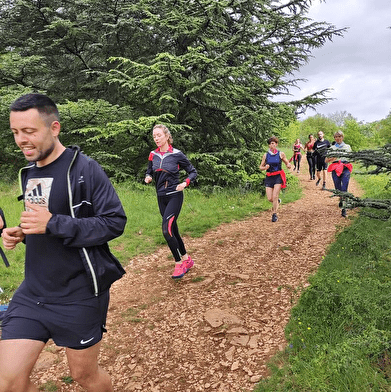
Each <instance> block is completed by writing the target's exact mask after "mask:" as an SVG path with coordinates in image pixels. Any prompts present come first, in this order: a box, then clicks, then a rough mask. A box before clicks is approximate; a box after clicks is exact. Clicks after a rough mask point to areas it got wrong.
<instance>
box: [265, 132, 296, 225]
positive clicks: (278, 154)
mask: <svg viewBox="0 0 391 392" xmlns="http://www.w3.org/2000/svg"><path fill="white" fill-rule="evenodd" d="M268 144H269V151H268V152H267V153H266V154H264V156H263V158H262V162H261V164H260V166H259V169H260V170H266V178H265V187H266V196H267V199H268V200H269V201H270V202H271V203H273V207H272V222H277V220H278V217H277V210H278V204H279V202H280V199H279V198H278V196H279V194H280V190H281V188H285V187H286V177H285V172H284V170H282V167H281V162H284V163H285V165H286V167H287V168H288V169H290V168H291V164H290V163H289V161H288V159H287V157H286V155H285V153H283V152H282V151H279V150H277V146H278V138H276V137H275V136H272V137H271V138H269V139H268Z"/></svg>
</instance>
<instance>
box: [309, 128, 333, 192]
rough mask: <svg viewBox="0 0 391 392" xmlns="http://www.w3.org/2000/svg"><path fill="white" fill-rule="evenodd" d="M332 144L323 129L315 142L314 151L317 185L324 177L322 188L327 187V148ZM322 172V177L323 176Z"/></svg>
mask: <svg viewBox="0 0 391 392" xmlns="http://www.w3.org/2000/svg"><path fill="white" fill-rule="evenodd" d="M330 146H331V144H330V142H329V141H328V140H326V139H325V138H324V133H323V132H322V131H319V132H318V139H317V140H316V142H315V143H314V147H313V149H314V152H315V159H316V176H317V178H318V180H317V181H316V185H319V183H320V181H321V179H322V177H323V185H322V190H324V189H326V173H327V163H326V155H327V149H328V148H330ZM321 173H322V177H321Z"/></svg>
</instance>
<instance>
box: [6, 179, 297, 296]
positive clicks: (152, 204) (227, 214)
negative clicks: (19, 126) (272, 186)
mask: <svg viewBox="0 0 391 392" xmlns="http://www.w3.org/2000/svg"><path fill="white" fill-rule="evenodd" d="M287 179H288V185H289V186H288V187H287V190H286V191H284V192H283V193H282V194H281V198H282V201H283V203H288V202H291V201H294V200H297V199H299V198H300V197H301V189H300V186H299V183H298V180H297V178H296V177H294V176H292V175H290V174H288V175H287ZM115 187H116V190H117V192H118V195H119V197H120V199H121V201H122V204H123V206H124V209H125V212H126V215H127V217H128V222H127V225H126V228H125V232H124V234H123V235H122V236H121V237H119V238H116V239H115V240H113V241H111V242H110V246H111V249H112V251H113V253H114V254H115V255H116V256H117V257H118V259H119V260H120V261H121V263H122V264H123V265H127V264H128V263H129V261H130V259H131V258H133V257H134V256H136V255H138V254H148V253H152V252H154V251H155V250H156V249H157V248H158V247H159V246H161V245H164V244H165V240H164V237H163V235H162V230H161V216H160V213H159V208H158V205H157V199H156V193H155V189H154V187H153V186H152V185H150V186H147V185H141V184H135V183H132V182H126V183H121V184H117V185H116V186H115ZM0 189H1V191H0V195H1V205H0V206H1V207H2V208H3V210H4V211H5V214H6V219H7V225H8V226H15V225H17V224H19V217H20V213H21V211H22V203H21V202H17V201H16V197H17V195H19V189H18V187H17V186H16V185H9V184H2V185H0ZM269 208H271V204H270V203H269V202H268V201H267V199H266V196H264V195H261V194H259V193H255V192H245V191H243V190H241V189H235V190H229V189H227V190H221V189H219V190H216V191H215V192H213V193H209V194H206V193H203V192H201V191H200V190H198V189H194V188H189V189H186V191H185V201H184V204H183V208H182V211H181V215H180V216H179V220H178V224H179V228H180V231H181V234H182V235H183V236H190V237H200V236H202V235H203V234H204V233H205V232H206V231H207V230H209V229H211V228H214V227H217V226H218V225H220V224H222V223H224V222H231V221H233V220H241V219H245V218H247V217H249V216H251V215H255V214H257V213H259V212H260V211H264V210H267V209H269ZM6 254H7V256H8V258H9V261H10V264H11V267H9V268H6V267H5V266H4V265H3V264H1V263H0V287H1V288H2V289H3V290H4V293H3V294H1V295H0V301H2V302H6V301H8V300H9V298H10V297H11V296H12V294H13V292H14V291H15V289H16V288H17V287H18V286H19V284H20V283H21V281H22V280H23V272H24V245H22V244H19V245H18V246H17V247H16V249H15V250H12V251H6Z"/></svg>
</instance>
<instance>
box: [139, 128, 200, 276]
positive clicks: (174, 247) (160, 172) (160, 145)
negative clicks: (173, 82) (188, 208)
mask: <svg viewBox="0 0 391 392" xmlns="http://www.w3.org/2000/svg"><path fill="white" fill-rule="evenodd" d="M153 140H154V141H155V143H156V145H157V149H156V150H154V151H151V153H150V154H149V159H148V160H149V163H148V169H147V172H146V176H145V180H144V181H145V182H146V183H147V184H149V183H150V182H151V181H152V179H154V180H155V186H156V193H157V201H158V205H159V210H160V214H161V215H162V218H163V221H162V231H163V235H164V238H165V239H166V241H167V244H168V246H169V248H170V250H171V253H172V255H173V256H174V259H175V270H174V272H173V274H172V276H171V277H172V278H173V279H180V278H182V277H183V276H184V275H185V273H186V272H187V271H189V269H190V268H191V267H192V266H193V265H194V261H193V260H192V259H191V257H190V256H189V255H188V254H187V251H186V248H185V244H184V243H183V240H182V238H181V236H180V234H179V230H178V224H177V219H178V216H179V213H180V211H181V208H182V204H183V190H184V189H185V188H186V187H187V186H189V185H190V183H191V182H193V181H194V180H195V178H196V177H197V171H196V169H195V168H194V166H193V165H192V164H191V163H190V161H189V160H188V159H187V157H186V155H185V154H184V153H183V152H182V151H180V150H177V149H176V148H173V147H172V142H173V139H172V136H171V133H170V131H169V129H168V128H167V127H166V126H165V125H162V124H158V125H155V126H154V128H153ZM181 169H183V170H185V171H186V173H187V175H188V176H187V178H186V179H185V181H183V182H180V180H179V171H180V170H181Z"/></svg>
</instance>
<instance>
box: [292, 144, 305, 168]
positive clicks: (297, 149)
mask: <svg viewBox="0 0 391 392" xmlns="http://www.w3.org/2000/svg"><path fill="white" fill-rule="evenodd" d="M301 150H304V147H303V145H302V144H301V143H300V139H296V141H295V144H294V145H293V166H294V168H293V170H296V169H297V173H300V162H301Z"/></svg>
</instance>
